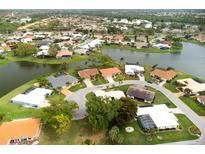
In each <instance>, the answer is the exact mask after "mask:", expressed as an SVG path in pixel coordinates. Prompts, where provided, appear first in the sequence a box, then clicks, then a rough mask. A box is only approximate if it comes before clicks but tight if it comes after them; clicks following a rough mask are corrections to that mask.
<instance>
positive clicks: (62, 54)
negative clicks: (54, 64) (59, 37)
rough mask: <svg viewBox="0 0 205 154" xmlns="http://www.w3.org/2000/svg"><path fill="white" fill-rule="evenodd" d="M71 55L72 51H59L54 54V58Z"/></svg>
mask: <svg viewBox="0 0 205 154" xmlns="http://www.w3.org/2000/svg"><path fill="white" fill-rule="evenodd" d="M72 55H73V52H72V51H67V50H65V51H59V52H58V53H57V55H56V58H61V57H63V56H72Z"/></svg>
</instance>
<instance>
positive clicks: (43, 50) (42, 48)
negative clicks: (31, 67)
mask: <svg viewBox="0 0 205 154" xmlns="http://www.w3.org/2000/svg"><path fill="white" fill-rule="evenodd" d="M39 49H40V51H39V52H37V54H36V55H37V56H42V55H44V56H47V55H49V53H48V50H49V46H48V45H42V46H40V48H39Z"/></svg>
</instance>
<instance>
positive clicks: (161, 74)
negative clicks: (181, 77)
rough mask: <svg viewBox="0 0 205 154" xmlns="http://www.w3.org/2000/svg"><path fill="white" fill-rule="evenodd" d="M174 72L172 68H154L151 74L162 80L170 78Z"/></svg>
mask: <svg viewBox="0 0 205 154" xmlns="http://www.w3.org/2000/svg"><path fill="white" fill-rule="evenodd" d="M176 75H177V74H176V72H175V71H174V70H163V69H159V68H157V69H155V70H154V71H152V72H151V76H154V77H158V78H160V79H162V80H166V81H169V80H172V79H173V78H174V77H175V76H176Z"/></svg>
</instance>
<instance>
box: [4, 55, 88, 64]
mask: <svg viewBox="0 0 205 154" xmlns="http://www.w3.org/2000/svg"><path fill="white" fill-rule="evenodd" d="M6 59H7V60H8V61H28V62H35V63H43V64H64V63H66V64H69V63H74V62H80V61H83V60H87V59H88V56H87V55H83V56H81V55H74V56H73V57H72V58H71V59H56V58H52V59H51V58H49V59H48V58H35V57H32V56H28V57H14V56H7V57H6Z"/></svg>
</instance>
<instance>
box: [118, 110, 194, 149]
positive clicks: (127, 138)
mask: <svg viewBox="0 0 205 154" xmlns="http://www.w3.org/2000/svg"><path fill="white" fill-rule="evenodd" d="M176 116H177V118H178V119H179V123H180V126H181V128H182V129H181V130H178V131H174V130H173V131H164V132H158V133H157V134H156V135H155V136H153V137H152V141H150V140H148V136H147V135H146V134H144V132H143V131H142V130H141V128H140V127H139V125H138V123H137V121H134V120H133V121H131V122H130V123H128V124H127V125H126V126H122V127H121V129H120V132H121V134H122V135H123V137H124V142H123V144H128V145H130V144H131V145H135V144H138V145H151V144H162V143H169V142H176V141H185V140H193V139H197V138H198V137H197V136H196V135H191V134H190V133H189V128H190V127H191V126H193V125H194V124H193V123H192V122H191V121H190V120H189V119H188V118H187V117H186V116H185V115H182V114H177V115H176ZM127 126H132V127H133V128H134V129H135V131H134V132H133V133H127V132H125V127H127ZM157 136H160V137H161V139H158V137H157Z"/></svg>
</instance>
